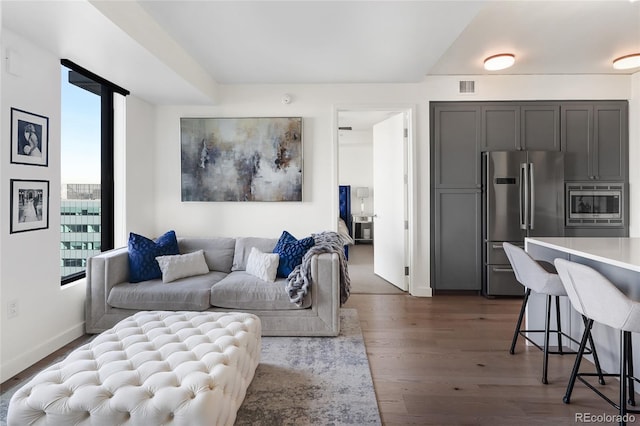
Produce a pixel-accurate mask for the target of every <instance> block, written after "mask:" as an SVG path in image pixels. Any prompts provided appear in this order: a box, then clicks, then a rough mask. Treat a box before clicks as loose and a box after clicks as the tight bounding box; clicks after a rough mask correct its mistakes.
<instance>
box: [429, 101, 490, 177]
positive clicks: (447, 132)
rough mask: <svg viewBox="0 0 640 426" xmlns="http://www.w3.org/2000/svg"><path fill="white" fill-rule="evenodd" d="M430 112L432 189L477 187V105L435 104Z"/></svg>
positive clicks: (478, 158)
mask: <svg viewBox="0 0 640 426" xmlns="http://www.w3.org/2000/svg"><path fill="white" fill-rule="evenodd" d="M432 112H433V114H432V119H433V121H434V123H433V129H434V133H433V143H434V145H435V146H434V160H433V164H434V183H435V186H436V188H479V187H480V152H479V150H478V146H479V140H478V135H479V134H480V107H479V106H477V105H466V104H436V106H435V107H434V108H433V110H432Z"/></svg>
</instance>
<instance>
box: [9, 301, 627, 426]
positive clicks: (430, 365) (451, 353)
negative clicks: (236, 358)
mask: <svg viewBox="0 0 640 426" xmlns="http://www.w3.org/2000/svg"><path fill="white" fill-rule="evenodd" d="M520 303H521V302H520V300H517V299H486V298H483V297H480V296H455V295H451V296H449V295H447V296H434V297H433V298H417V297H412V296H408V295H386V294H385V295H379V294H353V295H351V297H350V298H349V300H348V301H347V303H346V304H345V307H346V308H355V309H357V310H358V315H359V318H360V325H361V327H362V332H363V336H364V340H365V345H366V348H367V354H368V357H369V363H370V366H371V373H372V377H373V382H374V386H375V391H376V397H377V399H378V405H379V408H380V414H381V417H382V421H383V424H384V425H411V424H414V425H491V426H496V425H505V426H506V425H508V426H514V425H518V426H520V425H575V424H578V423H581V422H580V421H577V420H578V419H577V418H576V415H578V416H583V418H586V416H603V415H615V414H616V413H615V410H614V409H613V408H612V407H610V406H609V405H607V404H606V403H605V402H604V401H602V400H601V399H600V398H598V397H597V396H596V395H595V394H594V393H593V392H591V391H590V390H588V389H587V388H586V387H585V386H584V385H582V384H580V383H578V384H576V388H575V391H574V394H573V397H572V403H571V404H570V405H566V404H564V403H563V402H562V396H563V395H564V392H565V387H566V384H567V380H568V378H569V374H570V371H571V367H572V366H573V361H574V357H573V356H571V355H565V356H558V355H551V356H550V360H549V384H548V385H543V384H542V383H541V382H540V377H541V373H542V353H541V352H540V351H539V350H538V349H536V348H533V347H526V346H525V345H524V342H523V341H522V339H520V340H519V343H518V346H517V348H516V354H515V355H510V354H509V352H508V349H509V345H510V343H511V338H512V335H513V328H514V326H515V321H516V317H517V314H518V310H519V306H520ZM89 338H90V337H89V336H87V337H82V338H80V339H77V340H76V341H74V342H72V343H70V344H69V345H67V346H65V347H64V348H62V349H60V350H59V351H57V352H56V353H54V354H52V355H50V356H49V357H47V358H45V359H44V360H42V361H41V362H39V363H37V364H36V365H34V366H32V367H31V368H29V369H27V370H25V371H24V372H22V373H20V374H18V375H17V376H16V377H14V378H12V379H10V380H8V381H7V382H5V383H3V384H2V386H1V389H2V391H4V390H6V389H7V388H8V387H10V386H13V385H15V384H16V383H19V382H21V381H23V380H24V379H25V378H27V377H29V376H30V375H31V374H33V373H35V372H37V371H39V370H40V369H41V368H42V367H43V366H44V365H48V364H49V363H50V362H52V361H53V360H54V359H56V358H58V357H60V356H61V355H62V354H64V353H66V352H68V351H69V350H71V349H72V348H74V347H76V346H79V345H80V344H83V343H85V342H86V341H87V340H88V339H89ZM596 345H598V342H596ZM603 349H604V348H603ZM585 365H587V366H589V367H591V366H592V364H590V363H585ZM617 383H618V382H617V381H615V380H608V382H607V385H606V386H604V387H602V388H603V389H604V390H605V391H606V393H607V394H608V395H609V396H610V397H613V398H615V395H616V393H617V390H618V389H617ZM590 418H592V419H593V418H594V417H590ZM636 419H638V420H637V421H636V422H635V423H634V422H630V423H629V424H636V423H637V424H640V415H637V416H636ZM592 424H593V422H592ZM596 424H615V423H613V422H599V423H596Z"/></svg>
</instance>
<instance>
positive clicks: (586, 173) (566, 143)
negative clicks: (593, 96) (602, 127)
mask: <svg viewBox="0 0 640 426" xmlns="http://www.w3.org/2000/svg"><path fill="white" fill-rule="evenodd" d="M561 121H562V123H561V127H562V150H563V151H564V178H565V180H577V181H579V180H588V179H591V178H592V176H593V171H592V168H593V167H592V165H591V157H592V155H591V152H590V151H591V150H592V148H591V147H592V144H593V141H592V139H593V137H592V135H593V104H563V105H562V119H561Z"/></svg>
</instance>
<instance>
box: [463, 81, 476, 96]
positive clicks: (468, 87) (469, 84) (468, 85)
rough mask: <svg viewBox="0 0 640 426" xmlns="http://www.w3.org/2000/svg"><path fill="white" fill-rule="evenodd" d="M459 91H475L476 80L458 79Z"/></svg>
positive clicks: (468, 92)
mask: <svg viewBox="0 0 640 426" xmlns="http://www.w3.org/2000/svg"><path fill="white" fill-rule="evenodd" d="M459 93H466V94H470V93H476V82H475V81H474V80H460V92H459Z"/></svg>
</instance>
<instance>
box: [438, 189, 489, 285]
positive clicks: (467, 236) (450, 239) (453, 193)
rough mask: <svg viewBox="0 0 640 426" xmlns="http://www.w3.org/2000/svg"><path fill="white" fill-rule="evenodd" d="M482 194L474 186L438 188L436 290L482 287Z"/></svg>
mask: <svg viewBox="0 0 640 426" xmlns="http://www.w3.org/2000/svg"><path fill="white" fill-rule="evenodd" d="M481 195H482V193H481V191H480V190H473V189H469V190H464V189H460V190H437V191H436V202H435V204H436V206H435V210H436V211H435V274H434V279H435V281H434V283H433V286H434V288H435V289H436V290H478V291H480V289H481V286H482V280H481V273H480V271H481V269H480V268H481V261H482V255H481V247H480V238H481V232H480V227H481Z"/></svg>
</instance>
